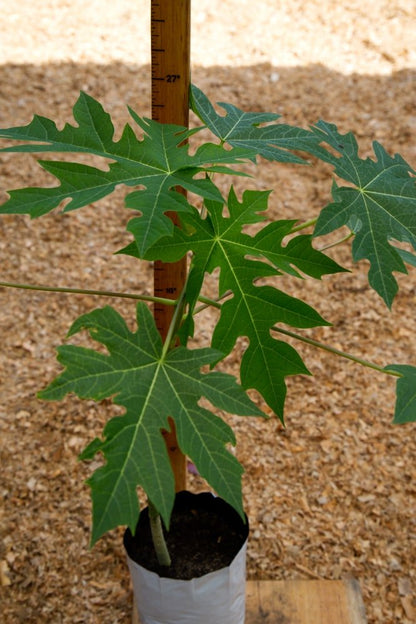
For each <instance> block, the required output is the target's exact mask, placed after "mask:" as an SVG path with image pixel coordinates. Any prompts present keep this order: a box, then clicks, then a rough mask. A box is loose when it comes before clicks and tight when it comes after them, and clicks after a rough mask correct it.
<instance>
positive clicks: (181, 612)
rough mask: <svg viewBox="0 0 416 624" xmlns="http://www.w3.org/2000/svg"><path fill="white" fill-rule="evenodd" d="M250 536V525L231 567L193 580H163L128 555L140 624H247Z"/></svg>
mask: <svg viewBox="0 0 416 624" xmlns="http://www.w3.org/2000/svg"><path fill="white" fill-rule="evenodd" d="M195 496H198V495H195ZM247 537H248V526H247V536H246V540H245V542H244V544H243V546H242V547H241V549H240V550H239V552H238V553H237V555H236V556H235V557H234V559H233V561H232V562H231V564H230V565H229V566H228V567H225V568H222V569H220V570H216V571H215V572H210V573H209V574H205V575H204V576H200V577H198V578H193V579H191V580H177V579H171V578H163V577H160V576H159V575H158V574H156V573H155V572H151V571H149V570H146V569H145V568H144V567H142V566H141V565H139V564H138V563H136V562H135V561H133V559H131V558H130V556H129V554H128V552H127V563H128V566H129V569H130V574H131V578H132V583H133V590H134V599H135V602H136V606H137V611H138V613H139V616H140V622H141V624H244V619H245V585H246V551H247ZM125 546H126V549H127V550H128V548H127V544H126V539H125Z"/></svg>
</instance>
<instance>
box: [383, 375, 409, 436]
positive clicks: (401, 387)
mask: <svg viewBox="0 0 416 624" xmlns="http://www.w3.org/2000/svg"><path fill="white" fill-rule="evenodd" d="M386 370H390V371H395V372H396V373H399V374H400V377H399V378H398V379H397V384H396V407H395V411H394V419H393V423H394V424H397V425H402V424H404V423H408V422H415V421H416V367H415V366H409V365H407V364H390V365H389V366H386Z"/></svg>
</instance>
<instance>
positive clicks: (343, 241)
mask: <svg viewBox="0 0 416 624" xmlns="http://www.w3.org/2000/svg"><path fill="white" fill-rule="evenodd" d="M353 236H354V232H350V233H349V234H347V235H346V236H344V237H343V238H340V239H339V240H337V241H335V243H329V244H328V245H325V246H324V247H321V248H320V249H319V251H326V250H327V249H331V247H336V246H337V245H341V244H342V243H345V242H347V240H350V238H352V237H353Z"/></svg>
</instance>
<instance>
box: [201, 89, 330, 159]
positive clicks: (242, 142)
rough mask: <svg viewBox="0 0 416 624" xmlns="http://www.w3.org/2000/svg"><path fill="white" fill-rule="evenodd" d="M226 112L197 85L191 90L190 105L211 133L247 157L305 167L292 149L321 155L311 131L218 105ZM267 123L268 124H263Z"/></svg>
mask: <svg viewBox="0 0 416 624" xmlns="http://www.w3.org/2000/svg"><path fill="white" fill-rule="evenodd" d="M218 104H219V106H221V108H223V109H224V110H225V113H226V114H225V115H224V116H221V115H218V113H217V112H216V111H215V108H214V107H213V105H212V104H211V102H210V101H209V99H208V98H207V96H206V95H205V94H204V93H203V92H202V91H201V90H200V89H198V87H196V86H195V85H192V87H191V100H190V106H191V109H192V110H193V112H194V113H195V114H196V115H198V117H199V118H200V119H201V120H202V121H203V122H204V123H205V124H206V126H207V127H208V128H209V129H210V130H211V132H212V133H213V134H214V135H215V136H217V137H218V138H219V139H221V142H223V143H228V145H231V146H232V147H238V148H240V149H244V150H247V156H246V157H247V158H250V160H252V161H255V160H256V157H257V156H262V157H263V158H266V159H267V160H274V161H278V162H292V163H300V164H304V163H305V160H304V159H302V158H301V157H300V156H297V155H296V154H293V153H292V152H291V151H289V150H302V151H307V152H310V151H311V149H312V146H313V151H314V153H319V152H320V148H319V140H317V137H316V135H315V134H314V133H313V132H311V131H310V130H305V129H304V128H298V127H296V126H290V125H287V124H282V123H278V124H277V123H272V122H274V121H276V120H277V119H279V118H280V115H277V114H274V113H262V112H258V113H250V112H245V111H243V110H241V109H239V108H237V107H236V106H233V105H232V104H226V103H224V102H218ZM262 124H267V125H262Z"/></svg>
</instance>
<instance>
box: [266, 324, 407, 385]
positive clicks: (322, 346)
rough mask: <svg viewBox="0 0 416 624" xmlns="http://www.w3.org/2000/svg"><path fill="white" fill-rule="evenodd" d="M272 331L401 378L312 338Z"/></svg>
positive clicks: (284, 331) (397, 374) (278, 329)
mask: <svg viewBox="0 0 416 624" xmlns="http://www.w3.org/2000/svg"><path fill="white" fill-rule="evenodd" d="M272 330H273V331H275V332H278V333H279V334H283V335H284V336H290V337H291V338H295V339H296V340H300V341H301V342H305V343H306V344H309V345H312V346H313V347H317V348H318V349H323V350H324V351H328V353H333V354H335V355H339V356H340V357H343V358H346V359H347V360H352V361H353V362H356V363H357V364H361V365H362V366H366V367H367V368H372V369H373V370H376V371H378V372H379V373H385V374H386V375H391V376H392V377H402V375H401V374H400V373H398V372H396V371H393V370H387V369H385V368H383V367H382V366H378V364H374V362H369V361H368V360H363V359H362V358H359V357H357V356H355V355H352V354H351V353H346V352H345V351H341V350H340V349H336V348H335V347H330V346H328V345H325V344H323V343H322V342H318V341H317V340H313V338H307V337H306V336H301V335H300V334H295V333H294V332H291V331H289V330H287V329H283V328H282V327H276V326H274V327H272Z"/></svg>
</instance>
